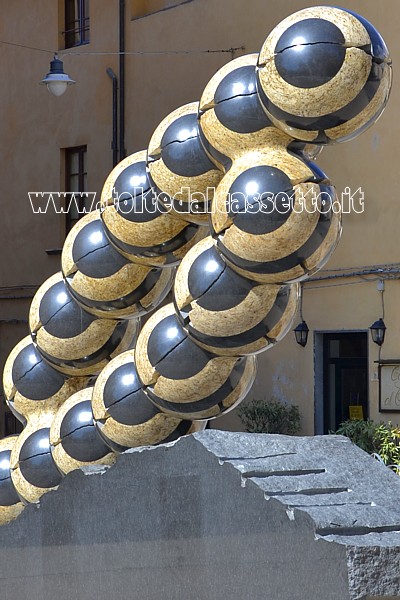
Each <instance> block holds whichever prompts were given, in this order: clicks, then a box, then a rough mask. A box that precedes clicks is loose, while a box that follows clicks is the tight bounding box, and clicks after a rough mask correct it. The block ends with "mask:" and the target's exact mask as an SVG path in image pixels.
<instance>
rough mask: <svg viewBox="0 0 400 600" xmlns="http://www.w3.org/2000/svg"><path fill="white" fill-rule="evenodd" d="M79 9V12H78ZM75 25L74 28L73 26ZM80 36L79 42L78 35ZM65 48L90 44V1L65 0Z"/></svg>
mask: <svg viewBox="0 0 400 600" xmlns="http://www.w3.org/2000/svg"><path fill="white" fill-rule="evenodd" d="M76 9H77V10H76ZM72 25H74V27H73V28H71V26H72ZM77 34H78V40H77V39H76V35H77ZM63 36H64V48H75V47H76V46H83V45H84V44H89V42H90V12H89V0H64V31H63Z"/></svg>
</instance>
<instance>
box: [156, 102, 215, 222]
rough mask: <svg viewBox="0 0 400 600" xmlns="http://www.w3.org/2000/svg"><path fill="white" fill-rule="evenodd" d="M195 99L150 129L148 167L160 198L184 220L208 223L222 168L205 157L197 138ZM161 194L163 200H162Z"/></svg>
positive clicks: (166, 206) (198, 137) (198, 135)
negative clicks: (159, 192) (159, 191)
mask: <svg viewBox="0 0 400 600" xmlns="http://www.w3.org/2000/svg"><path fill="white" fill-rule="evenodd" d="M198 107H199V103H198V102H192V103H191V104H186V105H185V106H182V107H180V108H178V109H176V110H174V112H172V113H171V114H170V115H168V116H167V117H166V118H165V119H164V120H163V121H162V122H161V123H160V125H159V126H158V127H157V129H156V130H155V132H154V133H153V135H152V137H151V140H150V144H149V149H148V155H147V160H148V169H149V174H150V178H151V181H152V182H153V183H154V185H155V187H157V188H158V189H159V190H161V191H162V192H164V193H165V194H166V195H162V196H161V197H160V198H161V202H162V203H163V204H164V206H165V208H166V209H167V210H169V209H171V210H172V213H173V214H174V215H176V216H178V217H181V218H182V219H184V220H185V221H190V222H192V223H199V224H206V225H208V213H209V211H210V207H211V201H212V198H213V189H214V188H215V187H216V186H217V185H218V183H219V181H220V179H221V177H222V172H221V171H220V170H219V169H218V168H216V166H215V164H214V163H213V162H211V160H210V159H209V158H208V156H207V154H206V152H205V150H204V148H203V146H202V144H201V141H200V133H199V127H198V120H197V114H198ZM163 198H164V200H163Z"/></svg>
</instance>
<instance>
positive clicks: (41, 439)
mask: <svg viewBox="0 0 400 600" xmlns="http://www.w3.org/2000/svg"><path fill="white" fill-rule="evenodd" d="M53 417H54V414H53V413H47V414H42V415H40V418H32V420H30V421H28V425H27V426H26V427H25V429H24V430H23V431H22V433H21V434H20V435H19V437H18V439H17V441H16V443H15V444H14V446H13V449H12V451H11V458H10V462H11V478H12V482H13V484H14V486H15V489H16V491H17V492H18V494H19V495H20V496H21V498H23V499H24V500H25V501H26V502H37V501H38V500H39V499H40V497H41V496H42V495H43V494H45V493H46V492H49V491H50V490H54V489H56V488H57V487H58V485H59V484H60V483H61V480H62V474H61V472H60V471H59V469H58V468H57V466H56V463H55V462H54V460H53V457H52V455H51V449H50V438H49V436H50V425H51V423H52V420H53Z"/></svg>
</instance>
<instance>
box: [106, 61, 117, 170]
mask: <svg viewBox="0 0 400 600" xmlns="http://www.w3.org/2000/svg"><path fill="white" fill-rule="evenodd" d="M107 75H108V76H109V77H110V79H111V80H112V130H113V137H112V142H111V148H112V151H113V167H115V165H116V164H118V80H117V76H116V74H115V73H114V71H113V70H112V69H111V68H108V69H107Z"/></svg>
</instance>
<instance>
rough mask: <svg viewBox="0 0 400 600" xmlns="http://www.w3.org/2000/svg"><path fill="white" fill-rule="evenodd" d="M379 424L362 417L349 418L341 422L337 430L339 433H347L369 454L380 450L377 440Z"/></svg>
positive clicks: (354, 442)
mask: <svg viewBox="0 0 400 600" xmlns="http://www.w3.org/2000/svg"><path fill="white" fill-rule="evenodd" d="M377 427H378V426H377V424H376V423H374V421H371V420H370V419H367V420H366V421H363V420H362V419H360V420H358V419H357V420H356V419H352V420H350V419H349V420H348V421H344V423H341V424H340V426H339V429H338V430H337V431H336V432H335V433H337V434H338V435H345V436H346V437H348V438H350V439H351V441H352V442H353V444H356V445H357V446H359V447H360V448H361V449H362V450H364V451H365V452H368V454H373V453H374V452H378V448H377V446H376V442H375V435H376V429H377Z"/></svg>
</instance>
